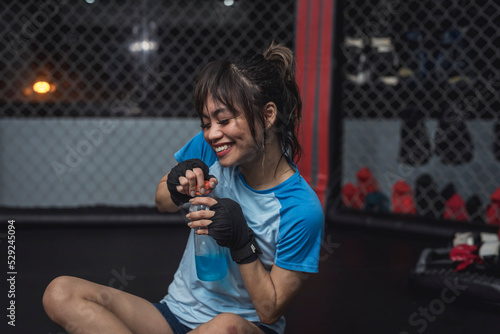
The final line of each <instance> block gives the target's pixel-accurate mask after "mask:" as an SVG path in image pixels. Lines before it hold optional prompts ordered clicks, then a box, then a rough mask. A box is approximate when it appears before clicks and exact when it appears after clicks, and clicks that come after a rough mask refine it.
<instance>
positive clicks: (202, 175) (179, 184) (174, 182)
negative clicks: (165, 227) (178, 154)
mask: <svg viewBox="0 0 500 334" xmlns="http://www.w3.org/2000/svg"><path fill="white" fill-rule="evenodd" d="M208 173H209V169H208V166H207V165H206V164H205V163H204V162H203V161H201V160H200V159H189V160H186V161H183V162H180V163H179V164H177V165H175V166H174V168H172V170H171V171H170V173H168V177H167V187H168V190H169V192H170V197H171V199H172V202H174V203H175V204H176V205H178V206H180V205H182V204H184V203H186V202H188V201H189V199H190V198H191V197H194V196H195V193H196V187H197V186H198V187H199V190H200V193H201V194H204V193H205V191H206V189H205V180H209V181H210V182H209V185H210V189H213V188H215V186H216V185H217V179H216V178H215V177H214V176H213V175H209V174H208Z"/></svg>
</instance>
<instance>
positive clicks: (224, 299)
mask: <svg viewBox="0 0 500 334" xmlns="http://www.w3.org/2000/svg"><path fill="white" fill-rule="evenodd" d="M294 68H295V63H294V59H293V54H292V52H291V51H290V50H289V49H288V48H286V47H283V46H281V45H271V46H270V47H269V48H268V49H267V50H266V51H265V52H264V53H263V54H262V55H250V56H244V57H240V58H238V59H236V60H235V61H234V62H228V61H215V62H212V63H210V64H208V65H207V66H206V67H205V68H204V69H203V70H202V72H201V73H200V75H199V77H198V81H197V86H196V90H195V106H196V110H197V112H198V115H199V117H200V120H201V122H202V123H201V127H202V132H200V133H199V134H198V135H197V136H195V137H194V138H193V139H191V141H189V142H188V143H187V144H186V145H185V146H184V147H183V148H182V149H181V150H180V151H179V152H177V153H176V155H175V157H176V159H177V161H179V163H178V164H177V165H176V166H174V167H173V168H172V170H171V171H170V172H169V173H168V174H167V175H165V176H164V177H163V178H162V179H161V181H160V183H159V185H158V188H157V191H156V198H155V200H156V204H157V207H158V209H159V210H160V211H162V212H163V211H170V212H175V211H177V210H179V207H180V206H181V205H183V204H184V203H186V202H188V201H189V202H191V204H204V205H207V206H209V207H210V209H209V210H207V211H196V212H191V213H189V214H188V215H187V217H188V219H189V220H190V222H189V224H188V225H189V227H191V228H192V229H193V232H192V233H191V235H190V238H189V240H188V243H187V246H186V249H185V252H184V255H183V258H182V260H181V263H180V265H179V268H178V270H177V272H176V274H175V276H174V280H173V282H172V283H171V284H170V286H169V288H168V294H167V295H166V296H165V298H164V299H163V300H162V301H161V302H160V303H157V304H151V303H149V302H148V301H146V300H144V299H141V298H139V297H136V296H132V295H130V294H127V293H125V292H122V291H118V290H114V289H112V288H109V287H104V286H100V285H97V284H94V283H90V282H87V281H83V280H80V279H78V278H70V277H60V278H57V279H55V280H54V281H53V282H52V283H51V284H50V285H49V287H48V288H47V291H46V293H45V295H44V306H45V309H46V311H47V314H48V315H49V317H50V318H51V319H53V320H54V321H56V322H58V323H59V324H61V325H62V326H65V327H66V328H67V329H68V327H70V326H71V325H68V324H72V325H74V326H75V328H76V330H74V331H75V332H78V330H79V329H84V330H82V331H81V332H82V333H87V332H88V333H94V332H95V333H104V332H106V333H187V332H190V331H191V332H192V333H225V332H231V333H283V332H284V328H285V320H284V318H283V314H284V313H285V311H286V309H287V307H288V306H289V305H290V303H291V302H292V300H293V297H294V296H295V295H296V294H297V293H298V291H299V290H300V288H301V287H302V285H303V283H304V280H305V278H304V277H305V275H304V274H303V272H317V271H318V262H319V250H320V245H321V241H322V234H323V221H324V218H323V212H322V208H321V205H320V203H319V200H318V199H317V197H316V195H315V194H314V192H313V191H312V190H311V188H310V187H309V186H308V185H307V183H306V182H305V181H304V179H303V178H302V177H301V176H300V174H299V173H298V171H297V167H296V165H295V164H294V162H296V161H297V160H298V158H299V156H300V152H301V148H300V145H299V143H298V140H297V131H298V124H299V120H300V113H301V100H300V97H299V94H298V88H297V84H296V82H295V72H294ZM205 180H210V188H212V189H211V190H212V194H213V195H214V196H213V197H196V198H193V196H194V194H195V190H196V188H197V186H198V188H199V190H200V192H201V193H204V192H205V191H206V190H207V189H205ZM200 227H201V229H200ZM193 233H197V234H208V235H210V236H212V237H213V238H214V239H215V240H216V241H217V243H218V244H219V245H221V246H224V247H226V248H227V250H228V252H226V254H227V258H228V273H227V275H226V277H225V278H223V279H222V280H219V281H215V282H204V281H200V280H198V279H197V277H196V269H195V264H194V245H193ZM105 295H107V296H108V298H103V296H105ZM111 297H112V298H111ZM82 310H95V312H96V315H95V317H94V321H93V322H92V323H89V322H88V321H87V323H84V322H85V318H84V315H82V314H83V313H84V311H82ZM97 310H98V311H99V312H97ZM70 331H71V328H70Z"/></svg>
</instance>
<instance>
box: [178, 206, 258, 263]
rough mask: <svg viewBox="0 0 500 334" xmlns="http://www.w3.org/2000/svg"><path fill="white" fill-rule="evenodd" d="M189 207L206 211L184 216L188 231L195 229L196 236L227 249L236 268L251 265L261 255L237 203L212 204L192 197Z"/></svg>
mask: <svg viewBox="0 0 500 334" xmlns="http://www.w3.org/2000/svg"><path fill="white" fill-rule="evenodd" d="M190 203H191V204H192V205H198V204H203V205H206V206H209V208H210V210H201V211H195V212H191V213H189V214H188V215H187V218H188V219H189V220H191V223H189V224H188V225H189V227H191V228H194V229H196V231H195V232H196V233H197V234H208V235H210V236H211V237H212V238H214V239H215V241H217V243H218V244H219V245H220V246H222V247H227V248H229V249H230V250H231V257H232V259H233V261H235V262H236V263H238V264H245V263H251V262H254V261H256V260H257V259H258V258H259V254H262V252H261V251H260V248H259V246H258V245H257V242H256V240H255V236H254V233H253V231H252V229H251V228H249V227H248V225H247V221H246V219H245V217H244V216H243V211H242V210H241V207H240V205H239V204H238V203H236V202H235V201H233V200H231V199H229V198H219V199H217V200H216V199H213V198H210V197H196V198H194V199H192V200H190ZM200 228H201V229H200Z"/></svg>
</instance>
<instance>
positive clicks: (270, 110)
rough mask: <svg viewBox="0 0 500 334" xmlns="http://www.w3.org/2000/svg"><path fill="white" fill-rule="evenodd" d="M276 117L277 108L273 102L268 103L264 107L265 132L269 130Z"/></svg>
mask: <svg viewBox="0 0 500 334" xmlns="http://www.w3.org/2000/svg"><path fill="white" fill-rule="evenodd" d="M277 116H278V108H277V107H276V104H274V102H268V103H267V104H266V105H265V106H264V120H265V122H266V125H265V126H266V130H268V129H269V128H271V127H272V126H273V124H274V122H275V121H276V117H277Z"/></svg>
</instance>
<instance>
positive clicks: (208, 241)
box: [189, 181, 227, 281]
mask: <svg viewBox="0 0 500 334" xmlns="http://www.w3.org/2000/svg"><path fill="white" fill-rule="evenodd" d="M205 189H206V190H205V194H204V195H201V194H200V192H199V191H197V192H196V195H197V196H210V190H209V189H208V181H205ZM197 190H198V189H197ZM200 210H209V207H208V206H205V205H201V204H199V205H193V204H191V206H190V207H189V212H194V211H200ZM200 228H201V227H200ZM194 254H195V255H194V257H195V263H196V275H197V276H198V278H199V279H200V280H202V281H218V280H220V279H223V278H224V277H226V274H227V260H226V256H225V252H224V249H223V248H222V247H221V246H219V245H218V244H217V242H216V241H215V240H214V238H212V237H211V236H209V235H198V234H196V233H195V234H194Z"/></svg>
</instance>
